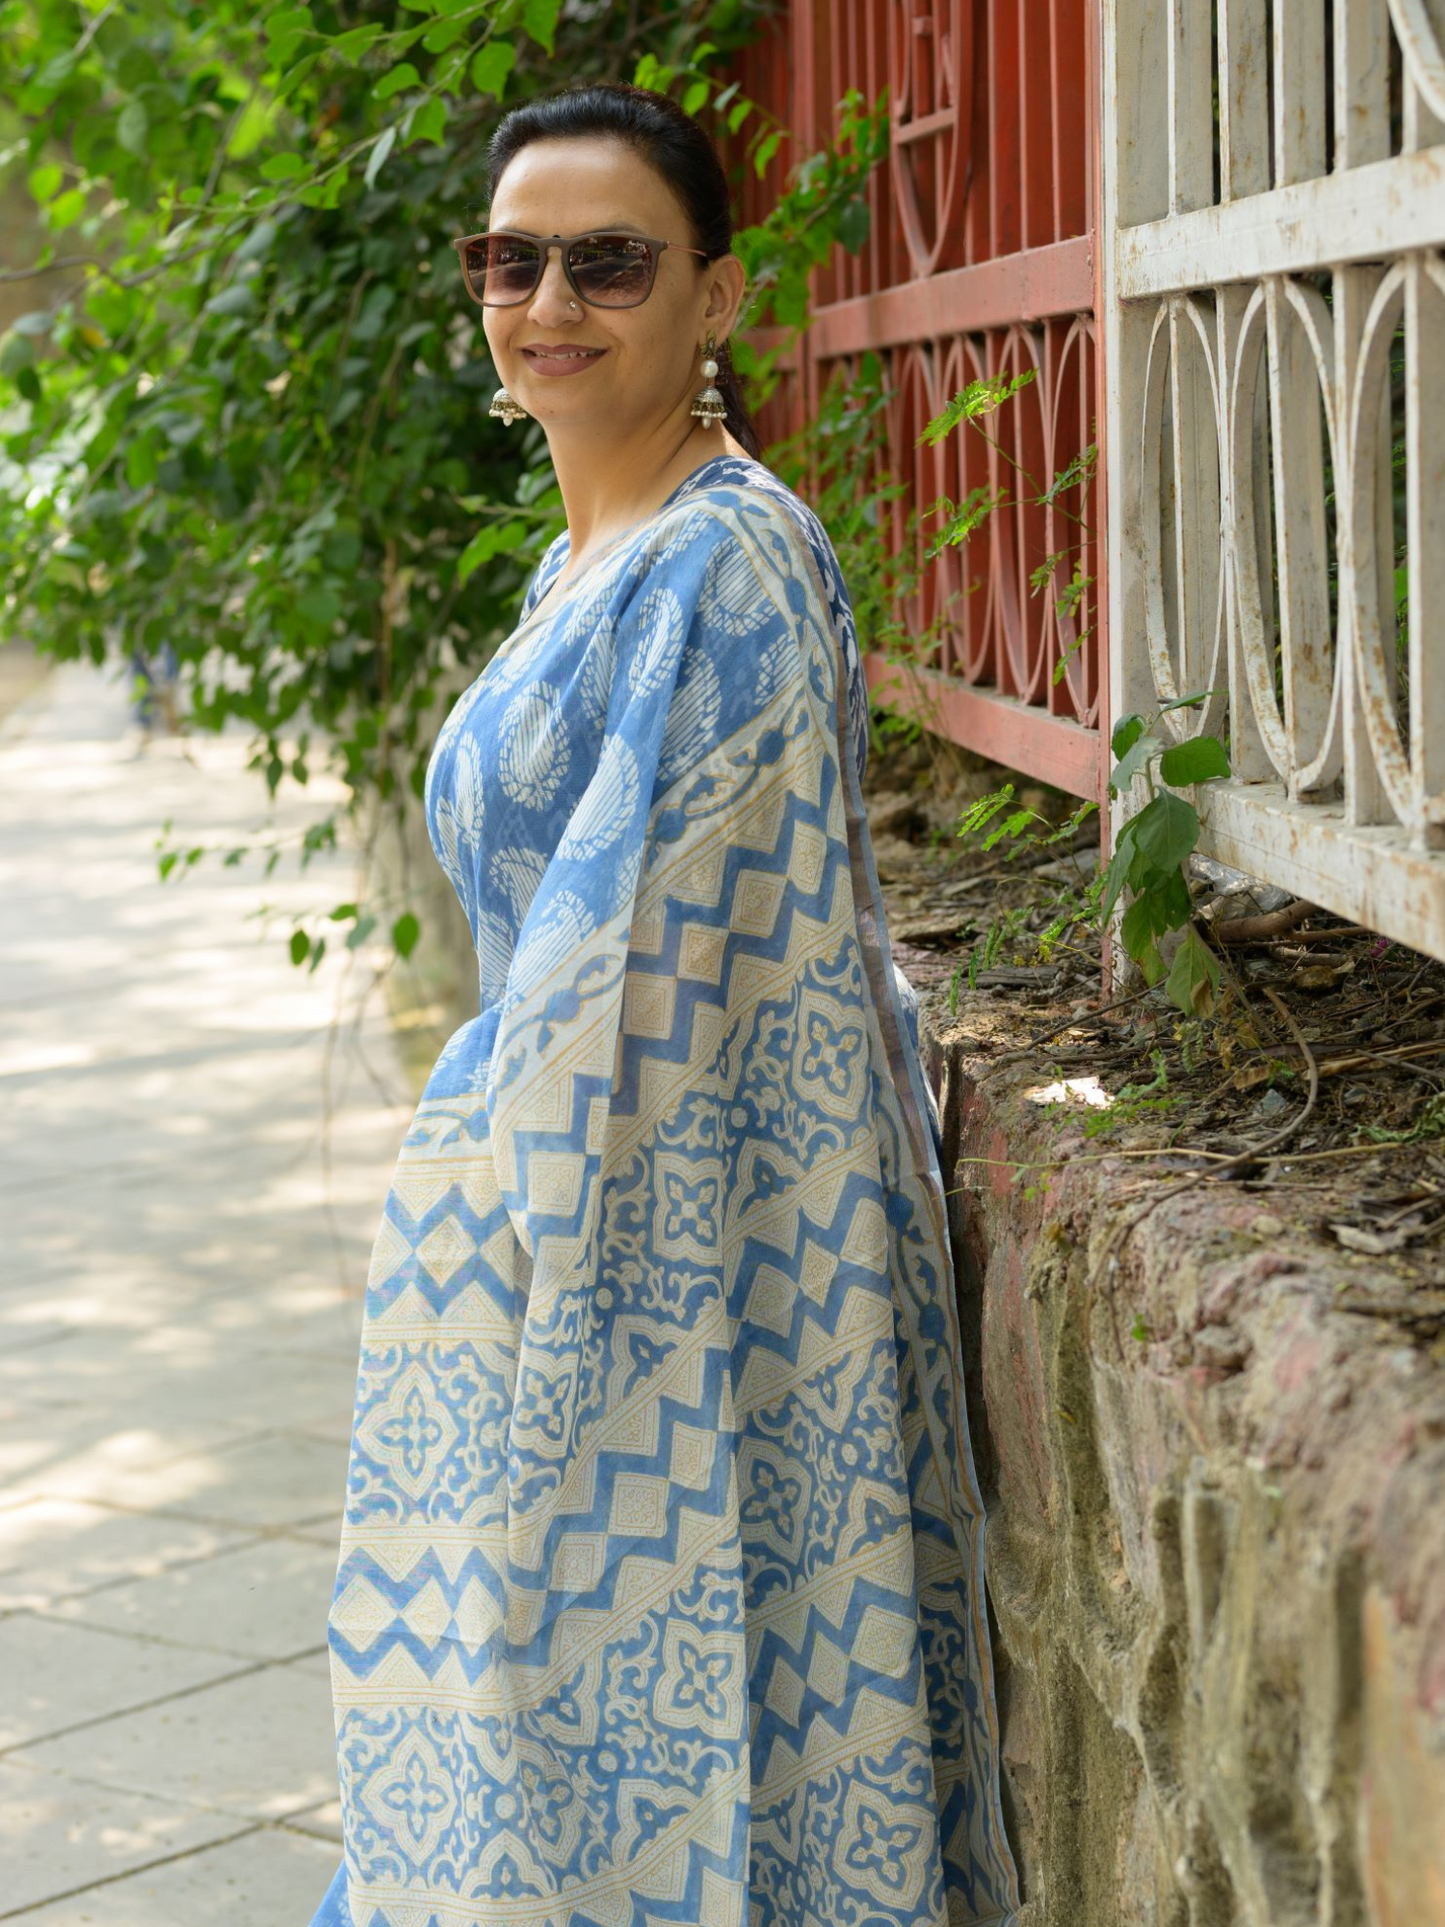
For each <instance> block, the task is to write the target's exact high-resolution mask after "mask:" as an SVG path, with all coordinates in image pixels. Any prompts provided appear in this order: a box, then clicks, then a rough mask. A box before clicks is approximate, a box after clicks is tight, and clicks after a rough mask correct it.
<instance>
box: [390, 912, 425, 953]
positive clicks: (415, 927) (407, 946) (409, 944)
mask: <svg viewBox="0 0 1445 1927" xmlns="http://www.w3.org/2000/svg"><path fill="white" fill-rule="evenodd" d="M420 935H421V925H420V924H419V923H418V922H417V920H416V918H415V916H413V914H412V912H411V911H410V910H405V911H403V912H402V914H401V915H400V916H399V917H398V918H397V920H396V922H395V923H394V924H393V925H392V926H391V941H392V943H393V944H394V945H395V946H396V953H397V955H398V956H399V957H409V956H410V955H411V953H412V951H413V950H415V949H416V940H417V938H418V937H419V936H420Z"/></svg>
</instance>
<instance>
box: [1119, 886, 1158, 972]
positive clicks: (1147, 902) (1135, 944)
mask: <svg viewBox="0 0 1445 1927" xmlns="http://www.w3.org/2000/svg"><path fill="white" fill-rule="evenodd" d="M1160 908H1161V905H1160V903H1159V899H1158V897H1157V896H1156V894H1155V892H1154V891H1152V890H1143V891H1141V892H1140V894H1139V895H1138V896H1137V897H1135V899H1134V901H1133V902H1132V903H1131V904H1130V905H1129V908H1128V909H1127V910H1126V911H1125V912H1124V916H1123V920H1122V922H1121V923H1120V925H1119V935H1120V938H1121V939H1122V941H1123V945H1124V948H1125V949H1126V950H1127V951H1128V953H1129V955H1130V956H1131V957H1132V958H1133V959H1134V961H1135V962H1136V963H1137V962H1139V961H1140V959H1141V958H1142V957H1143V955H1144V952H1145V951H1146V950H1148V949H1150V948H1151V947H1152V945H1153V942H1154V939H1155V937H1157V936H1158V935H1159V934H1160V933H1161V931H1162V930H1163V928H1164V924H1163V922H1162V920H1161V918H1160V916H1159V910H1160Z"/></svg>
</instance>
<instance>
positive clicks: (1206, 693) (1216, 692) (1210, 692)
mask: <svg viewBox="0 0 1445 1927" xmlns="http://www.w3.org/2000/svg"><path fill="white" fill-rule="evenodd" d="M1223 694H1224V691H1223V690H1222V689H1196V690H1195V691H1194V694H1193V695H1192V696H1176V697H1175V698H1174V700H1173V701H1172V702H1168V703H1160V705H1159V714H1160V715H1161V716H1167V715H1168V714H1169V712H1170V710H1171V709H1198V707H1199V705H1200V704H1201V703H1207V702H1208V701H1209V698H1210V697H1211V696H1222V695H1223Z"/></svg>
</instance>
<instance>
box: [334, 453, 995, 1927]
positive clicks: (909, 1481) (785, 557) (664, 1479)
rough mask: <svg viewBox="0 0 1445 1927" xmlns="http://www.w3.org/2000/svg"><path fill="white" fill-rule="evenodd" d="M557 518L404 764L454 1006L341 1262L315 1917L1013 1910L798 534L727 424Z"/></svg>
mask: <svg viewBox="0 0 1445 1927" xmlns="http://www.w3.org/2000/svg"><path fill="white" fill-rule="evenodd" d="M566 554H567V538H566V536H565V534H564V535H563V536H560V537H559V538H558V540H557V542H556V543H554V544H553V546H552V548H551V549H549V550H548V552H547V554H546V556H545V557H544V558H543V561H542V563H541V565H540V567H539V569H538V571H537V574H536V577H535V578H534V580H533V582H532V584H531V586H530V588H529V590H528V593H527V598H526V601H525V603H524V605H523V613H522V618H521V621H520V622H519V624H518V626H517V628H516V630H515V631H514V633H513V634H512V635H511V636H510V637H509V638H508V640H507V641H506V642H505V643H504V644H503V645H502V647H501V649H500V650H499V651H498V652H497V654H496V656H495V657H494V658H493V659H492V661H491V662H490V663H489V664H488V665H487V667H486V668H485V670H484V671H483V672H482V674H481V675H480V676H479V677H478V678H477V680H476V681H475V682H474V683H473V684H472V686H471V687H470V688H469V689H468V690H467V691H466V692H465V694H464V695H463V696H462V697H461V698H460V700H459V701H458V702H457V704H456V706H455V708H454V709H453V710H452V712H451V714H450V716H449V717H448V719H447V721H446V723H445V725H444V727H443V729H442V731H441V734H440V736H439V738H438V741H437V745H436V749H435V752H434V755H433V758H432V762H431V766H430V771H429V774H428V781H427V809H428V818H429V823H430V827H431V833H432V840H433V843H434V845H435V847H436V851H437V855H438V858H439V860H440V861H441V863H442V865H443V867H444V868H445V870H446V872H447V874H448V876H449V877H450V878H451V880H452V882H453V884H454V885H455V887H456V889H457V891H458V893H459V895H460V897H461V901H462V903H463V905H464V907H465V909H466V912H467V916H468V919H469V921H470V924H471V928H472V933H473V936H474V938H475V942H476V950H477V962H478V973H479V980H480V990H481V1009H480V1014H479V1015H478V1016H477V1017H475V1018H473V1019H472V1020H471V1021H470V1022H468V1023H467V1024H465V1025H463V1026H462V1028H461V1029H460V1030H459V1031H457V1032H456V1034H455V1035H454V1036H453V1037H452V1038H451V1040H450V1041H449V1043H448V1044H447V1046H446V1048H445V1050H444V1051H443V1052H442V1054H441V1057H440V1058H439V1060H438V1062H437V1064H436V1067H435V1070H434V1072H433V1074H432V1076H431V1079H430V1081H429V1083H428V1085H427V1088H426V1091H425V1093H424V1095H423V1097H422V1099H421V1102H420V1104H419V1106H418V1108H417V1112H416V1117H415V1121H414V1124H413V1126H412V1129H411V1131H410V1133H409V1135H408V1137H407V1139H406V1142H405V1144H404V1146H403V1148H402V1151H401V1154H400V1157H399V1159H398V1163H397V1167H396V1173H395V1177H394V1181H393V1184H392V1188H391V1191H390V1193H389V1195H388V1198H387V1201H386V1208H385V1215H384V1219H383V1222H382V1227H381V1231H380V1234H379V1236H378V1238H377V1241H376V1246H375V1252H374V1256H373V1261H372V1266H371V1271H370V1276H369V1280H368V1288H367V1297H366V1306H365V1322H364V1329H363V1335H362V1349H361V1365H360V1374H359V1378H358V1383H357V1398H356V1413H355V1424H354V1430H353V1436H352V1445H351V1461H350V1473H349V1482H348V1501H347V1510H346V1519H345V1526H344V1530H343V1536H342V1543H341V1556H340V1565H339V1570H338V1574H337V1582H336V1591H335V1598H334V1603H333V1605H332V1608H331V1614H330V1647H331V1654H332V1678H333V1693H334V1700H335V1710H336V1730H337V1754H338V1762H339V1768H340V1780H341V1796H342V1809H343V1818H344V1827H345V1857H344V1861H343V1864H342V1866H341V1868H340V1869H339V1870H338V1873H337V1877H336V1880H335V1882H334V1883H333V1885H332V1888H331V1891H330V1892H329V1893H328V1895H327V1897H326V1899H325V1900H324V1901H323V1903H322V1906H321V1910H320V1911H319V1912H318V1914H317V1915H316V1917H315V1921H314V1922H313V1927H504V1924H505V1927H648V1924H650V1923H663V1922H671V1923H678V1924H679V1927H681V1924H682V1923H687V1924H688V1927H812V1924H813V1923H820V1924H821V1923H828V1927H984V1924H985V1923H989V1924H990V1927H993V1924H994V1923H1008V1922H1009V1921H1011V1920H1012V1918H1013V1915H1014V1911H1015V1910H1016V1908H1017V1904H1018V1895H1017V1880H1016V1875H1015V1870H1014V1865H1013V1861H1012V1859H1011V1857H1010V1853H1009V1848H1008V1844H1007V1841H1006V1839H1005V1836H1004V1831H1003V1825H1002V1820H1001V1815H1000V1807H999V1791H998V1773H999V1760H998V1732H997V1720H996V1714H995V1708H994V1696H993V1682H992V1665H991V1659H990V1652H989V1642H988V1632H987V1625H986V1620H985V1611H984V1597H983V1574H982V1545H981V1539H982V1506H981V1503H980V1499H979V1494H978V1490H977V1485H976V1481H975V1476H974V1469H973V1462H972V1456H971V1453H970V1449H969V1443H968V1433H967V1428H966V1423H965V1412H964V1391H963V1380H962V1367H961V1360H960V1347H959V1332H958V1320H957V1310H956V1304H955V1298H954V1290H953V1276H952V1266H951V1263H950V1256H949V1248H948V1233H947V1223H946V1218H945V1211H944V1197H943V1181H942V1177H941V1174H940V1170H939V1160H938V1144H937V1139H936V1135H935V1128H934V1125H933V1120H932V1116H931V1112H932V1097H931V1093H930V1092H929V1090H928V1088H927V1085H926V1082H925V1080H924V1078H923V1074H922V1071H921V1068H920V1066H919V1062H918V1057H917V1051H916V1048H915V1044H916V1036H910V1033H909V1027H908V1017H909V1012H908V1010H907V1006H906V1003H905V1001H904V997H903V995H902V994H901V993H900V987H899V983H898V981H897V980H896V978H895V973H894V970H893V966H892V962H891V958H890V954H889V950H888V943H887V937H886V932H885V926H884V918H883V909H882V903H881V898H880V895H879V890H878V880H877V875H876V871H875V869H874V864H873V858H872V853H871V847H870V844H869V838H868V830H867V823H866V819H865V817H864V814H863V806H862V796H861V789H860V779H861V775H862V767H863V761H864V757H865V755H866V749H867V706H866V695H865V690H864V684H863V677H862V672H861V669H860V665H859V660H858V650H857V644H856V640H855V634H854V625H853V617H852V611H851V608H850V605H849V601H848V596H847V592H846V589H845V587H844V584H843V581H842V577H841V573H840V571H839V569H838V565H837V560H836V557H835V555H834V553H833V549H832V545H831V543H830V542H829V540H828V538H827V535H826V533H825V532H824V530H823V528H822V526H821V524H820V523H819V521H818V519H817V517H816V516H815V515H814V514H813V513H812V511H811V510H810V509H808V508H807V506H806V505H805V504H804V503H803V502H802V501H800V500H799V498H798V497H797V496H796V495H795V494H794V493H793V492H792V491H791V490H790V489H788V488H786V487H785V486H784V485H783V484H782V483H781V482H780V481H779V480H778V479H777V478H776V477H775V476H773V475H772V473H771V472H770V471H769V470H768V469H767V468H766V467H765V466H764V465H763V464H761V463H759V462H754V461H750V460H747V459H740V458H736V457H731V456H718V457H715V458H714V459H713V460H711V461H709V462H707V463H704V464H703V465H702V467H701V468H699V469H697V470H695V471H694V473H693V474H692V475H690V476H689V477H688V478H687V480H686V481H685V482H684V483H683V484H682V485H681V486H680V487H679V488H678V489H677V490H675V491H674V493H673V495H672V496H671V497H669V499H668V501H667V502H666V503H665V504H664V506H663V508H662V509H661V510H659V511H658V512H657V514H656V515H654V516H653V517H651V518H650V519H649V520H648V521H647V522H646V523H644V524H642V525H640V526H639V527H638V528H637V529H635V530H632V531H629V532H627V533H626V534H625V535H624V536H623V537H621V538H619V539H618V540H617V541H616V542H614V543H613V544H611V545H610V546H609V547H608V548H607V549H605V550H603V551H602V552H600V553H599V554H598V555H597V556H596V557H594V558H593V559H592V560H591V562H589V563H588V564H587V566H586V567H585V568H584V569H583V570H582V571H581V573H580V574H579V575H578V577H577V578H576V579H575V580H574V581H572V582H570V583H568V584H567V585H566V586H565V588H562V589H559V590H558V592H557V593H556V594H549V591H550V590H551V588H552V585H553V583H554V582H555V579H556V575H557V573H558V571H559V570H560V569H561V567H562V565H563V563H564V562H565V560H566ZM905 988H906V987H905Z"/></svg>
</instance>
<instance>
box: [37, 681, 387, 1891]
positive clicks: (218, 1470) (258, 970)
mask: <svg viewBox="0 0 1445 1927" xmlns="http://www.w3.org/2000/svg"><path fill="white" fill-rule="evenodd" d="M135 740H136V739H135V732H134V730H133V729H130V728H129V727H128V724H127V712H126V701H125V691H124V689H123V687H122V686H121V685H120V684H119V683H115V682H111V681H109V680H107V679H106V678H105V677H103V676H102V675H101V674H100V673H98V672H96V671H94V670H91V669H88V668H84V667H79V666H76V667H67V668H63V669H60V670H57V671H56V672H55V674H54V675H53V676H52V677H51V678H50V680H49V681H48V682H47V683H46V684H45V686H44V687H43V688H42V689H41V690H40V691H38V692H37V693H35V694H33V695H32V696H31V697H30V698H29V699H28V700H27V702H25V703H24V704H22V706H21V708H20V709H18V710H17V711H16V712H15V714H14V715H12V716H11V718H10V719H9V721H8V723H7V724H6V725H5V727H4V729H3V732H0V904H3V930H4V936H3V940H0V1092H3V1096H4V1104H3V1108H0V1227H3V1229H0V1254H3V1255H0V1920H6V1921H8V1920H14V1919H19V1920H22V1921H24V1922H25V1923H26V1927H212V1924H214V1927H223V1924H224V1927H306V1923H307V1922H309V1920H310V1918H311V1914H312V1911H313V1909H314V1908H315V1906H316V1905H317V1903H318V1901H319V1900H320V1898H321V1895H322V1893H323V1891H324V1890H325V1887H326V1884H327V1881H328V1880H329V1879H330V1876H331V1874H332V1872H333V1870H334V1868H335V1866H336V1862H337V1860H338V1858H339V1855H340V1846H339V1840H340V1833H339V1827H338V1824H337V1809H336V1806H335V1791H336V1776H335V1763H334V1756H333V1751H332V1732H331V1703H330V1688H329V1683H328V1675H327V1663H326V1650H325V1646H326V1612H327V1606H328V1604H329V1601H330V1596H331V1587H332V1581H333V1578H334V1574H335V1569H336V1547H337V1539H338V1533H339V1526H340V1514H341V1508H342V1503H343V1493H344V1484H345V1471H346V1443H347V1438H348V1435H349V1425H350V1414H351V1403H352V1390H353V1384H354V1378H355V1370H356V1356H357V1335H358V1330H359V1324H360V1312H361V1291H362V1287H363V1285H364V1280H365V1273H366V1263H367V1255H368V1251H369V1247H370V1242H371V1238H372V1234H373V1232H374V1230H375V1227H376V1224H377V1221H378V1218H379V1215H380V1210H381V1205H382V1201H383V1198H384V1196H385V1192H386V1186H387V1182H388V1180H389V1177H390V1174H391V1168H392V1165H393V1162H394V1160H395V1157H396V1153H397V1150H398V1147H399V1146H400V1143H401V1139H402V1136H403V1134H404V1131H405V1128H406V1123H407V1120H408V1118H409V1116H410V1111H411V1105H410V1102H409V1100H408V1097H407V1094H406V1091H405V1088H404V1085H403V1080H402V1077H401V1074H400V1071H399V1068H398V1065H397V1061H396V1057H395V1055H394V1052H393V1049H392V1044H391V1037H390V1033H389V1028H388V1026H387V1024H386V1021H385V1015H384V1009H383V1000H382V997H381V995H380V992H379V991H377V992H374V993H373V995H372V996H371V998H370V1000H369V1005H368V1009H367V1011H366V1014H365V1015H364V1016H363V1017H362V1019H361V1021H360V1022H359V1023H358V1024H356V1025H355V1027H354V1028H346V1029H344V1030H343V1031H341V1032H340V1033H338V1034H337V1035H336V1036H335V1037H334V1038H333V1039H332V1044H331V1048H330V1050H329V1051H328V1030H329V1028H330V1026H331V1024H332V1019H333V1015H334V1012H335V1009H336V1006H337V1003H338V997H339V996H340V995H342V993H344V997H343V1001H344V1003H345V1005H346V1006H347V1010H348V1014H349V1015H350V1016H354V1015H355V1004H356V991H357V988H358V986H357V985H356V984H355V983H354V982H352V983H347V984H343V981H342V980H343V976H344V963H343V958H342V957H341V956H338V957H337V958H336V959H331V958H328V959H327V961H326V963H325V964H323V966H322V968H321V969H320V970H319V971H317V972H316V973H315V974H314V975H307V974H306V973H305V972H304V971H300V970H295V969H293V968H292V967H291V965H290V964H289V962H288V961H287V958H286V955H285V950H284V939H285V935H286V932H287V931H288V929H289V919H288V918H286V917H284V916H283V917H281V918H279V919H278V920H277V922H276V924H275V926H274V927H273V928H272V929H271V930H270V932H269V934H268V935H266V936H264V937H263V936H262V934H261V930H262V926H261V924H260V923H259V922H258V921H255V920H252V919H253V913H254V912H255V911H256V910H257V909H258V907H259V906H261V905H262V904H263V903H264V904H269V905H271V906H274V907H275V908H276V909H278V910H280V911H283V912H284V911H287V910H289V909H291V908H293V907H294V908H302V907H305V908H316V907H321V908H325V907H329V905H330V904H331V903H333V902H335V901H338V900H340V899H342V898H344V897H346V896H348V895H349V894H350V884H351V867H352V866H351V863H350V862H349V861H348V860H347V859H344V858H338V859H327V860H326V861H324V862H313V863H312V865H311V866H310V867H309V868H308V869H307V870H306V871H305V872H304V873H303V872H301V871H300V870H299V867H298V866H297V865H296V864H295V863H294V862H291V861H289V860H288V861H287V863H285V864H283V866H282V867H281V868H280V869H279V870H278V871H277V872H276V874H275V875H274V876H273V877H271V878H270V879H269V880H263V879H262V877H261V864H260V861H259V860H258V859H252V860H250V861H248V862H247V863H245V864H243V865H241V866H240V867H239V868H235V869H225V868H223V867H222V865H221V863H220V861H219V859H208V860H207V861H205V862H203V863H202V864H201V865H200V866H199V867H198V868H196V869H195V870H193V871H191V872H190V874H188V875H187V876H186V877H185V878H184V879H183V880H180V881H175V880H173V881H171V882H170V883H167V884H165V885H161V884H160V883H159V882H158V880H157V877H156V868H155V847H154V845H155V839H156V836H157V834H158V832H159V829H160V826H161V824H162V822H163V821H164V819H165V818H167V817H171V818H173V819H174V822H175V825H176V831H177V834H178V835H179V836H181V837H183V838H184V840H185V841H186V842H196V843H206V844H210V843H212V842H219V843H222V844H224V843H225V842H226V841H227V840H228V839H230V838H233V837H234V838H235V839H236V840H237V841H239V840H241V837H242V835H243V834H244V833H245V832H247V831H248V830H249V829H250V828H251V827H252V826H253V825H254V824H255V823H256V822H257V821H258V820H259V819H260V818H261V817H262V815H263V814H264V805H265V794H264V789H263V787H262V785H261V782H260V779H259V778H258V777H257V776H255V775H253V774H251V773H249V772H247V771H246V770H245V768H244V762H245V749H246V746H245V742H244V740H243V739H242V738H240V737H233V736H229V735H228V736H226V737H223V738H221V739H219V740H217V739H214V738H193V739H190V740H189V741H188V742H187V743H186V744H185V745H184V746H183V745H181V744H180V743H176V742H166V741H163V742H161V743H158V744H156V745H155V746H153V747H152V748H151V749H149V750H147V751H146V752H145V753H144V754H137V752H136V747H135ZM188 757H189V758H194V762H192V761H191V760H188ZM324 801H325V798H324V797H323V796H322V795H319V794H318V792H317V787H316V786H315V785H313V787H312V789H311V790H310V791H308V792H305V793H303V792H300V791H297V790H295V789H294V787H293V789H292V791H291V794H290V797H289V800H288V801H287V803H286V805H285V807H284V809H283V811H282V812H281V815H280V818H279V819H278V820H279V822H280V824H281V826H282V827H287V826H289V827H290V828H291V829H293V830H295V829H297V828H299V827H300V826H301V825H304V824H305V823H307V822H309V821H311V820H312V819H313V818H314V817H315V816H317V815H319V814H320V812H321V809H322V807H324ZM368 974H369V972H367V971H366V970H365V969H364V968H363V967H362V966H361V965H359V964H357V965H354V966H353V970H352V978H353V979H357V978H363V977H365V976H366V975H368ZM328 1062H329V1065H330V1083H331V1106H332V1111H331V1117H330V1122H329V1127H328V1128H327V1129H325V1130H323V1084H324V1081H325V1079H324V1072H325V1069H326V1066H327V1064H328ZM328 1153H329V1172H328V1169H327V1162H326V1159H327V1155H328Z"/></svg>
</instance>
